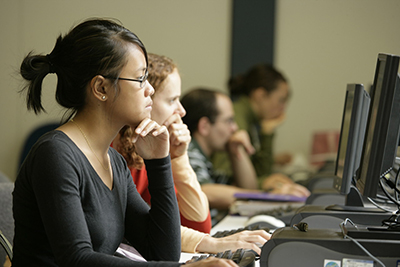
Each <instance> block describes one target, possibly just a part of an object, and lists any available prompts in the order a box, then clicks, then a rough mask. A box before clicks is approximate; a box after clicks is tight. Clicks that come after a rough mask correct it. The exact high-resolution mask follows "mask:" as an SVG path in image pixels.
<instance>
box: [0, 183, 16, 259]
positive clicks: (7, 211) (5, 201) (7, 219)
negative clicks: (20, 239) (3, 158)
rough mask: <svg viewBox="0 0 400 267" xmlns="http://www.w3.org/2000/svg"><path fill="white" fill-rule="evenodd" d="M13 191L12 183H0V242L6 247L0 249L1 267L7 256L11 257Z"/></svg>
mask: <svg viewBox="0 0 400 267" xmlns="http://www.w3.org/2000/svg"><path fill="white" fill-rule="evenodd" d="M13 190H14V183H12V182H4V183H0V230H1V232H2V234H1V235H0V241H1V244H2V246H3V247H4V246H6V249H5V250H3V249H1V248H0V266H3V263H4V261H5V260H6V255H7V254H8V255H9V257H10V255H11V257H12V250H11V248H12V243H13V239H14V217H13V213H12V191H13ZM6 241H7V242H6ZM10 252H11V254H10ZM11 257H10V259H11Z"/></svg>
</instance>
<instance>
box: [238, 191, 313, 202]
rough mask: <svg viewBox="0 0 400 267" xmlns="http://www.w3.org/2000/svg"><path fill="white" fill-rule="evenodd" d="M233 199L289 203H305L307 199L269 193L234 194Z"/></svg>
mask: <svg viewBox="0 0 400 267" xmlns="http://www.w3.org/2000/svg"><path fill="white" fill-rule="evenodd" d="M234 197H235V198H237V199H248V200H261V201H289V202H305V201H306V199H307V197H296V196H291V195H278V194H271V193H236V194H234Z"/></svg>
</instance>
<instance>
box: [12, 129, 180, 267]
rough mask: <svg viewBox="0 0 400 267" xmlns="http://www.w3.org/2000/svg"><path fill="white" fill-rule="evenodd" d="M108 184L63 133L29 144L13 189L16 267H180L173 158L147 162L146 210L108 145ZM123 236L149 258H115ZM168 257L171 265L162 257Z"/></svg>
mask: <svg viewBox="0 0 400 267" xmlns="http://www.w3.org/2000/svg"><path fill="white" fill-rule="evenodd" d="M109 157H110V161H111V165H112V173H113V188H112V190H110V189H109V188H108V187H107V186H106V185H105V184H104V183H103V182H102V180H101V179H100V177H99V176H98V175H97V173H96V171H95V170H94V169H93V167H92V165H91V164H90V163H89V161H88V160H87V158H86V157H85V155H84V154H83V153H82V152H81V150H80V149H79V148H78V147H77V146H76V145H75V143H74V142H72V140H71V139H69V137H68V136H67V135H65V134H64V133H63V132H61V131H52V132H50V133H48V134H46V135H44V136H43V137H42V138H40V139H39V141H38V142H37V143H36V144H35V145H34V147H33V148H32V150H31V151H30V153H29V155H28V156H27V159H26V160H25V162H24V164H23V166H22V168H21V170H20V172H19V174H18V177H17V180H16V182H15V189H14V192H13V213H14V219H15V237H14V247H13V250H14V258H13V263H12V266H13V267H19V266H24V267H26V266H40V267H44V266H69V267H73V266H85V267H88V266H108V267H109V266H114V267H115V266H121V267H122V266H137V267H152V266H165V267H169V266H171V267H172V266H174V267H175V266H179V265H180V263H178V260H179V256H180V251H181V246H180V222H179V210H178V206H177V201H176V195H175V191H174V184H173V179H172V173H171V166H170V159H169V157H166V158H164V159H156V160H149V161H146V169H147V171H148V177H149V190H150V193H151V196H152V199H151V208H149V206H148V205H147V204H146V203H145V202H144V201H143V200H142V198H141V197H140V195H139V194H138V192H137V190H136V186H135V185H134V183H133V180H132V177H131V174H130V171H129V169H128V168H127V166H126V162H125V160H124V159H123V157H122V156H121V155H119V154H118V152H116V151H115V150H114V149H112V148H110V150H109ZM124 237H125V238H126V239H127V240H128V241H129V242H130V243H131V244H132V245H133V246H134V247H135V248H136V249H137V250H138V251H139V253H140V254H141V255H143V257H144V258H145V259H147V260H148V261H149V262H133V261H131V260H128V259H123V258H119V257H115V256H113V254H114V252H115V251H116V249H117V247H118V245H119V244H120V243H121V241H122V240H123V238H124ZM167 261H168V262H167Z"/></svg>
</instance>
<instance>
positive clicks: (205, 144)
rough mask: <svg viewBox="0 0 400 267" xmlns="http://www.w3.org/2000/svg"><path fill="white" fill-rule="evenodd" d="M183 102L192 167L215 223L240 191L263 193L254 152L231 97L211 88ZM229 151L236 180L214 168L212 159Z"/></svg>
mask: <svg viewBox="0 0 400 267" xmlns="http://www.w3.org/2000/svg"><path fill="white" fill-rule="evenodd" d="M181 103H182V105H183V107H184V108H185V110H186V116H185V117H183V122H184V123H185V124H186V125H187V126H188V128H189V130H190V132H191V134H192V142H191V143H190V145H189V148H188V155H189V160H190V164H191V165H192V167H193V169H194V171H195V172H196V174H197V179H198V180H199V182H200V184H201V187H202V190H203V191H204V193H205V194H206V195H207V197H208V201H209V204H210V208H211V216H212V220H213V224H215V223H216V222H218V221H219V220H220V219H222V218H223V216H224V215H225V214H226V213H227V211H228V209H229V206H230V205H231V204H232V203H233V202H234V201H235V198H234V194H235V193H238V192H260V191H259V190H257V176H256V172H255V170H254V167H253V165H252V163H251V160H250V158H249V155H251V154H253V153H254V148H253V146H252V145H251V142H250V138H249V136H248V134H247V132H246V131H245V130H238V126H237V124H236V122H235V120H234V111H233V105H232V101H231V99H230V98H229V96H227V95H225V94H223V93H220V92H217V91H213V90H208V89H201V88H199V89H195V90H192V91H190V92H189V93H188V94H186V95H185V96H184V97H183V98H182V100H181ZM217 151H227V152H228V154H229V158H230V161H231V163H232V169H233V170H232V171H233V177H229V176H227V175H225V174H223V173H219V172H217V171H216V170H214V169H213V166H212V163H211V160H210V157H211V156H212V154H213V153H215V152H217Z"/></svg>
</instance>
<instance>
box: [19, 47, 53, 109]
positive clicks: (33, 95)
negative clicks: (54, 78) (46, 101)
mask: <svg viewBox="0 0 400 267" xmlns="http://www.w3.org/2000/svg"><path fill="white" fill-rule="evenodd" d="M50 68H51V67H50V63H49V61H48V58H46V56H42V55H32V52H31V53H29V54H28V55H27V56H26V57H25V59H24V60H23V62H22V64H21V69H20V72H21V75H22V77H23V78H24V79H25V80H27V81H29V83H28V84H27V89H28V93H27V100H26V102H27V106H28V109H29V110H31V109H33V111H34V112H35V113H36V114H38V113H39V112H40V111H42V110H44V108H43V106H42V103H41V95H42V83H43V79H44V77H46V75H47V74H49V73H50Z"/></svg>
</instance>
